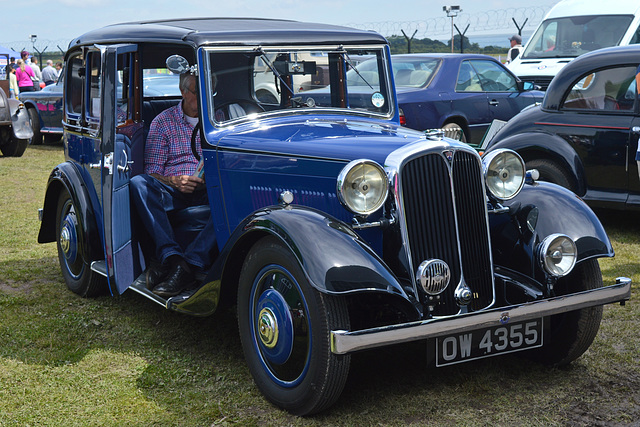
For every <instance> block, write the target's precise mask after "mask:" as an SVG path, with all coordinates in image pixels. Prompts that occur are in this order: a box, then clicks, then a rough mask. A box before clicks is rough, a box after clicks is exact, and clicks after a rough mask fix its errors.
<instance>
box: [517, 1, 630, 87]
mask: <svg viewBox="0 0 640 427" xmlns="http://www.w3.org/2000/svg"><path fill="white" fill-rule="evenodd" d="M639 14H640V1H638V0H617V1H615V2H614V3H611V4H607V3H603V2H602V1H601V0H562V1H560V2H559V3H558V4H556V5H555V6H554V7H553V8H551V10H550V11H549V13H548V14H547V16H546V17H545V18H544V20H543V21H542V22H541V23H540V25H539V26H538V28H537V29H536V31H535V33H534V34H533V36H532V37H531V39H530V40H529V41H528V42H527V44H526V46H525V47H524V51H523V52H522V54H521V55H520V56H519V57H518V58H516V59H515V60H514V61H512V62H511V64H510V65H509V69H510V70H511V71H513V73H514V74H516V75H517V76H518V77H520V79H521V80H524V81H529V82H533V83H535V84H537V85H539V86H540V87H542V89H543V90H546V88H547V86H549V82H551V79H552V78H553V77H554V76H555V75H556V74H557V73H558V71H560V69H561V68H562V67H564V66H565V65H566V64H567V63H568V62H570V61H571V60H572V59H573V58H575V57H577V56H579V55H582V54H583V53H586V52H590V51H592V50H596V49H600V48H603V47H610V46H624V45H629V44H636V43H640V29H639V28H638V26H639V25H640V15H639Z"/></svg>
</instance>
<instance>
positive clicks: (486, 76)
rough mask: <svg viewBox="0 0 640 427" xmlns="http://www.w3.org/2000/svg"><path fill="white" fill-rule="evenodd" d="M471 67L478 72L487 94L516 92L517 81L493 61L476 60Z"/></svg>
mask: <svg viewBox="0 0 640 427" xmlns="http://www.w3.org/2000/svg"><path fill="white" fill-rule="evenodd" d="M471 65H472V66H473V68H474V69H475V70H476V72H477V74H478V78H479V79H480V84H481V85H482V89H483V90H484V91H485V92H516V91H517V90H518V87H517V85H516V79H515V77H514V76H512V75H511V74H510V73H509V72H508V71H507V70H505V69H504V68H503V67H502V66H500V65H499V64H497V63H495V62H493V61H485V60H478V59H474V60H472V61H471Z"/></svg>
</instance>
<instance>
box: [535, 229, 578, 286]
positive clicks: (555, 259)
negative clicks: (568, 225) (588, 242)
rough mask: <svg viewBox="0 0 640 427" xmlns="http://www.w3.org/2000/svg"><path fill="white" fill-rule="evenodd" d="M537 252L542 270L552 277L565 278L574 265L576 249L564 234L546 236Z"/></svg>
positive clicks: (576, 254) (576, 255)
mask: <svg viewBox="0 0 640 427" xmlns="http://www.w3.org/2000/svg"><path fill="white" fill-rule="evenodd" d="M538 251H539V252H538V256H539V260H540V264H541V265H542V268H544V269H545V271H546V272H547V273H549V274H551V275H552V276H556V277H562V276H566V275H567V274H569V273H570V272H571V270H573V267H574V266H575V265H576V259H577V257H578V249H577V247H576V244H575V243H574V241H573V240H571V238H570V237H569V236H566V235H564V234H551V235H550V236H547V237H546V238H545V239H544V240H543V241H542V243H540V246H539V249H538Z"/></svg>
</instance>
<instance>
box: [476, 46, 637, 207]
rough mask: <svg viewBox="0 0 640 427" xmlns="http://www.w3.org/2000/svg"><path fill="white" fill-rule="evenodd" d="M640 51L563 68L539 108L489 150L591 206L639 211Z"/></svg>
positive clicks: (614, 51)
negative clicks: (510, 153)
mask: <svg viewBox="0 0 640 427" xmlns="http://www.w3.org/2000/svg"><path fill="white" fill-rule="evenodd" d="M639 72H640V46H638V45H632V46H623V47H613V48H607V49H601V50H596V51H593V52H590V53H587V54H584V55H582V56H580V57H578V58H576V59H575V60H573V61H571V63H569V64H567V66H566V67H564V68H563V69H562V70H561V71H560V72H559V73H558V75H557V76H556V77H555V78H554V79H553V81H552V82H551V85H550V86H549V89H548V90H547V92H546V96H545V98H544V101H543V102H542V105H540V106H536V107H532V108H529V109H526V110H525V111H523V112H522V113H521V114H519V115H517V116H516V117H514V118H513V119H512V120H510V121H509V122H508V123H507V124H506V125H505V126H504V127H503V128H502V129H501V130H500V131H499V132H498V133H497V134H496V135H495V136H494V137H493V139H492V140H491V141H490V143H489V145H488V148H487V149H488V150H491V149H503V148H510V149H512V150H516V151H517V152H518V153H519V154H520V155H521V156H522V158H523V159H524V161H525V163H526V165H527V168H529V169H537V170H538V171H539V173H540V179H543V180H545V181H549V182H553V183H556V184H558V185H562V186H563V187H566V188H568V189H570V190H572V191H573V192H575V193H576V194H578V195H579V196H580V197H582V198H583V199H584V200H585V201H586V202H587V203H588V204H590V205H592V206H598V207H604V208H615V209H627V208H629V209H638V208H640V179H638V172H639V170H638V169H639V168H638V163H637V162H636V154H637V152H638V136H639V135H640V110H639V108H640V107H639V106H640V104H639V103H638V87H637V82H638V76H640V74H639Z"/></svg>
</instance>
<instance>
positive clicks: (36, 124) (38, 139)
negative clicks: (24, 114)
mask: <svg viewBox="0 0 640 427" xmlns="http://www.w3.org/2000/svg"><path fill="white" fill-rule="evenodd" d="M28 111H29V121H30V122H31V129H33V137H32V138H31V144H33V145H41V144H42V132H40V117H39V116H38V111H37V110H36V109H35V108H29V110H28Z"/></svg>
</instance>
